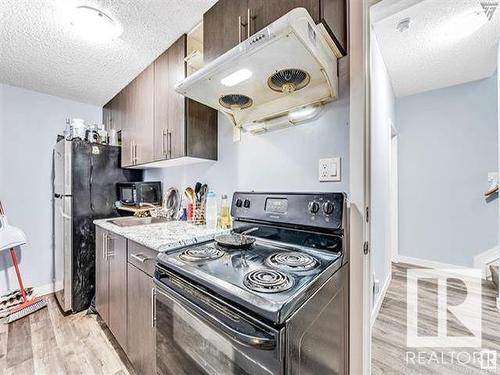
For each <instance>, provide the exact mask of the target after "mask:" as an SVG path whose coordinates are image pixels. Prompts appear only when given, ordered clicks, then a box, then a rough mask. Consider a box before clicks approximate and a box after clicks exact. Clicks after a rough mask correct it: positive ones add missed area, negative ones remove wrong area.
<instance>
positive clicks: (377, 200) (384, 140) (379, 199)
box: [370, 33, 395, 306]
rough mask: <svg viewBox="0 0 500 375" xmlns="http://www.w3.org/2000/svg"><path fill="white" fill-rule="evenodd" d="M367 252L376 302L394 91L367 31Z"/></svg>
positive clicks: (387, 254)
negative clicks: (368, 162)
mask: <svg viewBox="0 0 500 375" xmlns="http://www.w3.org/2000/svg"><path fill="white" fill-rule="evenodd" d="M370 48H371V77H372V82H371V90H372V92H371V149H370V152H371V178H372V180H371V184H370V185H371V192H370V193H371V199H370V201H371V207H370V211H371V214H370V217H371V230H370V240H371V254H372V257H371V259H372V262H371V263H372V272H373V276H374V278H375V279H376V280H378V281H379V284H380V288H379V290H378V292H377V293H374V295H373V304H374V306H377V303H378V302H380V298H382V297H383V296H382V295H381V292H382V288H383V286H384V284H385V283H386V282H388V278H389V277H390V273H391V232H390V230H391V228H390V224H391V221H390V220H391V215H390V214H391V211H390V209H391V205H390V202H391V194H390V193H391V191H390V181H391V179H390V172H391V170H390V167H391V153H390V151H391V123H394V121H395V112H394V101H395V98H394V92H393V90H392V86H391V81H390V78H389V74H388V73H387V69H386V66H385V63H384V60H383V59H382V55H381V53H380V49H379V46H378V43H377V39H376V37H375V34H374V33H371V40H370Z"/></svg>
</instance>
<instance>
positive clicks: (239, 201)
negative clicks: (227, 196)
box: [236, 198, 243, 208]
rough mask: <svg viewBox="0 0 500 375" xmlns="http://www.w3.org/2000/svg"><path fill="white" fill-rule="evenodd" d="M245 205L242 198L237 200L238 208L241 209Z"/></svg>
mask: <svg viewBox="0 0 500 375" xmlns="http://www.w3.org/2000/svg"><path fill="white" fill-rule="evenodd" d="M242 204H243V202H242V200H241V199H240V198H238V199H236V207H238V208H239V207H241V205H242Z"/></svg>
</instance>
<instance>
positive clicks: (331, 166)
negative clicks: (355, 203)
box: [318, 158, 341, 182]
mask: <svg viewBox="0 0 500 375" xmlns="http://www.w3.org/2000/svg"><path fill="white" fill-rule="evenodd" d="M318 176H319V181H321V182H323V181H340V180H341V170H340V158H328V159H319V164H318Z"/></svg>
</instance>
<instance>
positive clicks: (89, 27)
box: [70, 6, 123, 41]
mask: <svg viewBox="0 0 500 375" xmlns="http://www.w3.org/2000/svg"><path fill="white" fill-rule="evenodd" d="M70 23H71V25H72V26H73V27H74V29H75V30H76V32H77V33H78V34H80V35H82V36H83V37H85V38H86V39H89V40H92V41H108V40H111V39H116V38H118V37H119V36H120V35H121V34H122V32H123V29H122V27H121V25H120V24H119V23H118V22H116V21H115V20H114V19H113V18H111V17H110V16H108V15H107V14H106V13H104V12H102V11H100V10H99V9H96V8H93V7H89V6H78V7H76V8H74V10H73V13H72V15H71V20H70Z"/></svg>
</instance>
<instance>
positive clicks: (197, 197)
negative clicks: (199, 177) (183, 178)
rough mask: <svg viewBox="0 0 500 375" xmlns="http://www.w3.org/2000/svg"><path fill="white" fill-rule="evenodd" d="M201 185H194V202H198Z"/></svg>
mask: <svg viewBox="0 0 500 375" xmlns="http://www.w3.org/2000/svg"><path fill="white" fill-rule="evenodd" d="M201 186H202V185H201V183H199V182H197V183H196V185H194V193H195V195H196V200H198V201H200V200H201V199H200V195H199V193H200V190H201Z"/></svg>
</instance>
